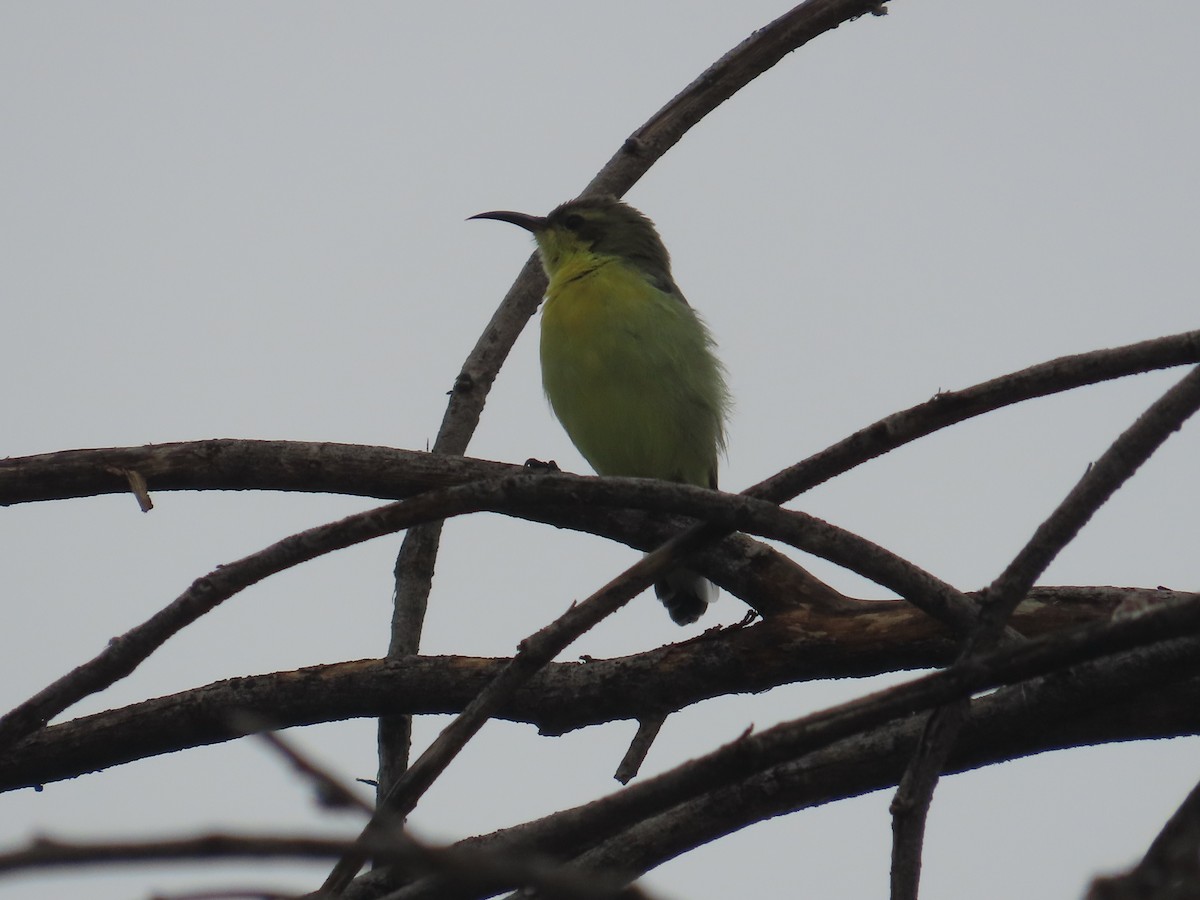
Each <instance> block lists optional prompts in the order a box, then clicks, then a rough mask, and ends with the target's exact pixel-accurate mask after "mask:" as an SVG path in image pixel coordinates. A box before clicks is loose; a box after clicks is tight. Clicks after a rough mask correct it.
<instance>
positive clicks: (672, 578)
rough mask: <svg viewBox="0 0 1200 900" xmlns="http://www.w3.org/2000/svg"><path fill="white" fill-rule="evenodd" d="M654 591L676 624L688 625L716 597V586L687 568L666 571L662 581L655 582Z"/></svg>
mask: <svg viewBox="0 0 1200 900" xmlns="http://www.w3.org/2000/svg"><path fill="white" fill-rule="evenodd" d="M654 593H655V594H657V595H658V599H659V600H661V601H662V605H663V606H665V607H666V608H667V613H668V614H669V615H670V616H671V621H672V622H674V623H675V624H676V625H690V624H691V623H692V622H695V621H696V620H697V619H699V618H700V617H701V616H702V615H704V610H706V609H707V608H708V604H710V603H712V602H713V601H714V600H716V599H717V586H716V585H715V584H713V583H712V582H711V581H709V580H708V579H707V578H705V577H704V576H703V575H697V574H696V573H695V572H690V571H688V570H687V569H675V570H674V571H671V572H668V573H667V574H666V577H664V578H663V580H662V581H658V582H655V584H654Z"/></svg>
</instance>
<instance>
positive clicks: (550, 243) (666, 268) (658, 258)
mask: <svg viewBox="0 0 1200 900" xmlns="http://www.w3.org/2000/svg"><path fill="white" fill-rule="evenodd" d="M471 218H472V219H497V220H499V221H501V222H509V223H511V224H513V225H517V226H518V227H520V228H524V229H525V230H526V231H528V232H531V233H532V234H533V236H534V238H535V239H536V240H537V245H538V252H539V254H540V255H541V258H542V265H543V266H544V267H545V269H546V274H547V275H548V276H550V277H551V278H553V277H554V274H555V272H557V271H558V270H559V269H560V268H562V267H563V266H564V265H566V264H567V263H569V262H572V261H575V260H578V259H579V258H580V257H596V258H605V257H608V258H615V259H619V260H621V261H623V262H625V263H626V264H627V265H630V266H632V267H633V268H635V269H637V270H638V271H640V272H641V273H642V274H643V275H644V276H645V277H646V278H648V279H649V280H650V281H652V282H653V283H654V284H655V285H656V286H657V287H658V288H660V289H661V290H664V291H668V292H670V293H678V288H676V287H675V283H674V282H673V281H672V280H671V257H670V255H669V254H668V253H667V248H666V247H665V246H663V242H662V238H660V237H659V236H658V232H657V231H655V229H654V223H653V222H651V221H650V220H649V219H648V218H646V216H644V215H642V214H641V213H640V212H638V211H637V210H636V209H634V208H633V207H632V206H630V205H628V204H627V203H622V202H621V201H620V200H617V199H615V198H613V197H583V198H580V199H578V200H570V201H568V202H566V203H564V204H562V206H559V207H558V208H556V209H555V210H554V211H553V212H551V213H550V215H548V216H531V215H527V214H525V213H518V212H509V211H507V210H494V211H492V212H484V213H479V214H478V215H474V216H471Z"/></svg>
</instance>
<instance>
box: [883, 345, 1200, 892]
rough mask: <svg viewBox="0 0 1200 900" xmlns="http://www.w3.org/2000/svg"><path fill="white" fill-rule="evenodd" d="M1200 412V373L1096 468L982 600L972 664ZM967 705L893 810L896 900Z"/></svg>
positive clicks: (915, 869) (924, 745) (936, 729)
mask: <svg viewBox="0 0 1200 900" xmlns="http://www.w3.org/2000/svg"><path fill="white" fill-rule="evenodd" d="M1197 409H1200V367H1197V368H1195V369H1193V370H1192V371H1191V372H1190V373H1189V374H1187V375H1186V376H1184V378H1183V379H1182V380H1181V381H1180V382H1179V383H1178V384H1176V385H1175V386H1174V387H1172V388H1171V389H1170V390H1168V391H1167V392H1166V393H1165V394H1164V395H1163V396H1162V397H1160V398H1159V399H1158V400H1156V401H1155V402H1154V403H1153V404H1151V405H1150V407H1149V408H1148V409H1147V410H1146V411H1145V412H1144V413H1142V415H1141V416H1139V417H1138V419H1137V421H1136V422H1134V423H1133V425H1131V426H1130V427H1129V428H1127V429H1126V430H1125V431H1124V432H1122V433H1121V435H1120V436H1119V437H1118V438H1117V439H1116V440H1115V441H1114V442H1113V444H1112V446H1110V447H1109V448H1108V449H1107V450H1106V451H1105V452H1104V453H1103V454H1102V455H1101V456H1100V458H1099V459H1098V460H1097V461H1096V463H1095V464H1094V465H1092V466H1090V467H1089V468H1088V471H1087V472H1086V473H1085V474H1084V476H1083V478H1081V479H1080V480H1079V483H1078V484H1076V485H1075V487H1074V488H1073V489H1072V490H1071V492H1070V493H1069V494H1068V495H1067V497H1066V498H1065V499H1064V500H1063V501H1062V503H1060V504H1059V505H1058V507H1057V508H1056V509H1055V510H1054V512H1053V513H1051V514H1050V516H1049V518H1047V519H1046V520H1045V521H1044V522H1043V523H1042V524H1041V525H1039V526H1038V528H1037V530H1036V531H1035V532H1034V534H1033V537H1032V538H1030V540H1029V542H1028V543H1027V544H1026V545H1025V546H1024V547H1023V548H1022V549H1021V551H1020V552H1019V553H1018V554H1017V555H1016V557H1015V558H1014V559H1013V561H1012V562H1011V563H1010V564H1009V565H1008V567H1007V568H1006V569H1005V570H1004V572H1002V573H1001V574H1000V576H999V577H998V578H997V579H996V580H995V581H993V582H992V584H991V585H989V586H988V587H987V589H986V590H985V591H984V592H983V597H984V604H983V612H982V614H981V616H980V620H979V624H978V627H977V628H975V629H974V631H973V632H972V633H971V635H970V637H969V638H968V639H967V641H966V644H965V646H964V648H963V651H962V655H961V657H960V659H961V660H967V659H969V658H970V657H971V656H973V655H976V654H978V653H979V652H980V651H981V650H983V649H986V648H988V647H990V646H992V645H993V644H994V643H995V641H996V640H997V638H998V637H999V635H1000V634H1001V632H1002V631H1003V629H1004V628H1005V627H1006V625H1007V623H1008V619H1009V616H1010V615H1011V614H1012V612H1013V610H1015V609H1016V607H1017V604H1018V603H1020V602H1021V600H1022V599H1023V598H1024V597H1025V595H1026V594H1027V593H1028V592H1029V589H1030V588H1031V587H1033V582H1034V580H1035V579H1036V578H1037V577H1038V576H1039V575H1041V573H1042V572H1043V571H1045V569H1046V567H1047V566H1048V565H1049V564H1050V562H1051V561H1052V560H1053V559H1054V557H1055V556H1057V555H1058V553H1059V551H1060V550H1061V549H1062V548H1063V547H1065V546H1066V545H1067V544H1068V543H1070V541H1071V540H1072V539H1074V537H1075V535H1076V534H1078V533H1079V530H1080V529H1081V528H1082V527H1083V526H1084V525H1085V524H1087V522H1088V520H1089V519H1091V517H1092V516H1093V515H1094V514H1095V512H1096V510H1098V509H1099V508H1100V507H1101V506H1102V505H1103V504H1104V503H1105V502H1106V501H1107V500H1108V498H1109V497H1111V496H1112V495H1113V494H1114V493H1115V492H1116V490H1117V489H1118V488H1119V487H1120V486H1121V485H1123V484H1124V483H1125V482H1126V481H1127V480H1129V479H1130V478H1131V477H1133V474H1134V473H1135V472H1136V471H1137V470H1138V469H1139V468H1140V467H1141V465H1142V463H1144V462H1145V461H1146V460H1147V459H1149V458H1150V456H1151V455H1152V454H1153V453H1154V451H1155V450H1157V449H1158V448H1159V447H1160V446H1162V444H1163V442H1164V441H1166V439H1167V438H1168V437H1170V436H1171V435H1172V434H1173V433H1174V432H1176V431H1178V430H1179V429H1180V428H1181V427H1182V426H1183V423H1184V422H1185V421H1187V419H1188V418H1189V417H1190V416H1191V415H1192V414H1193V413H1194V412H1195V411H1196V410H1197ZM966 712H967V710H966V705H965V701H959V702H957V703H953V704H950V705H948V706H946V707H943V708H942V709H939V710H937V711H935V712H934V713H933V714H932V715H931V716H930V717H929V720H928V722H927V724H926V728H925V731H924V732H923V734H922V737H921V740H920V742H919V743H918V744H917V750H916V753H915V754H914V756H913V759H912V761H911V763H910V764H909V767H908V769H907V770H906V771H905V774H904V779H903V780H902V781H901V784H900V789H899V790H898V791H897V792H896V798H895V800H894V801H893V804H892V814H893V832H894V835H895V838H894V841H893V845H892V900H916V898H917V893H918V885H919V883H920V873H921V853H922V846H923V843H924V835H925V822H926V819H927V817H928V814H929V804H930V803H931V802H932V800H933V792H934V789H935V787H936V785H937V782H938V778H939V777H940V774H941V772H942V770H943V768H944V767H945V762H946V760H947V759H948V758H949V755H950V753H951V750H952V749H953V747H954V744H955V742H956V741H957V739H958V733H959V731H960V729H961V728H962V725H963V723H964V722H965V721H966Z"/></svg>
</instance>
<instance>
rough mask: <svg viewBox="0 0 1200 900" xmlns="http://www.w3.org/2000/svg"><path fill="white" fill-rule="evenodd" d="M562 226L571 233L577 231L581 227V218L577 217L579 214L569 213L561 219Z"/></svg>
mask: <svg viewBox="0 0 1200 900" xmlns="http://www.w3.org/2000/svg"><path fill="white" fill-rule="evenodd" d="M563 224H564V225H566V226H567V227H568V228H570V229H571V230H572V231H578V230H579V229H580V228H581V227H582V226H583V216H581V215H579V213H571V214H570V215H569V216H567V217H566V218H565V219H563Z"/></svg>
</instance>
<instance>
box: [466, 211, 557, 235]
mask: <svg viewBox="0 0 1200 900" xmlns="http://www.w3.org/2000/svg"><path fill="white" fill-rule="evenodd" d="M471 219H495V220H496V221H498V222H508V223H510V224H512V225H516V226H517V227H518V228H524V229H525V230H526V231H530V232H533V233H534V234H536V233H537V232H539V231H541V230H542V229H543V228H545V227H546V218H545V216H530V215H526V214H525V213H519V212H509V211H508V210H506V209H494V210H492V211H491V212H481V213H477V214H475V215H473V216H469V217H468V218H467V221H470V220H471Z"/></svg>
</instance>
